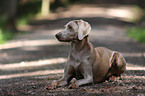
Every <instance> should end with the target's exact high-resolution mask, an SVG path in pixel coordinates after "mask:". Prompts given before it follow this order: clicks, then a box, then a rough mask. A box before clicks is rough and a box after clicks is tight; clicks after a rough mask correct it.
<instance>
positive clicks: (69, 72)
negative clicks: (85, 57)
mask: <svg viewBox="0 0 145 96" xmlns="http://www.w3.org/2000/svg"><path fill="white" fill-rule="evenodd" d="M73 73H74V68H73V67H72V66H71V65H70V64H68V63H66V64H65V69H64V75H63V77H62V78H61V79H59V80H54V81H53V82H52V83H51V84H49V85H46V89H48V90H49V89H55V88H57V87H60V86H65V85H67V84H68V83H69V82H70V80H71V79H72V78H73V77H74V74H73Z"/></svg>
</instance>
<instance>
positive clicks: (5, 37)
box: [0, 29, 15, 44]
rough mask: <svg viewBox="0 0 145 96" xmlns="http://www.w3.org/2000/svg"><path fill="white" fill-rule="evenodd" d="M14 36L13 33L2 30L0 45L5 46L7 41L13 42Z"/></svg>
mask: <svg viewBox="0 0 145 96" xmlns="http://www.w3.org/2000/svg"><path fill="white" fill-rule="evenodd" d="M14 36H15V35H14V33H13V32H10V31H4V30H2V29H0V44H4V43H5V42H6V41H8V40H11V39H12V38H13V37H14Z"/></svg>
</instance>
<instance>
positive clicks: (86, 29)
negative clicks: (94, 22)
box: [77, 20, 91, 40]
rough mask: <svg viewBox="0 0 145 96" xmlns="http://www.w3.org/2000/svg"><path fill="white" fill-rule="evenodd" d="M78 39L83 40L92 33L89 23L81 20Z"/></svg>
mask: <svg viewBox="0 0 145 96" xmlns="http://www.w3.org/2000/svg"><path fill="white" fill-rule="evenodd" d="M77 23H78V39H79V40H83V38H84V37H85V36H87V35H89V33H90V32H91V26H90V24H89V23H88V22H85V21H83V20H79V21H78V22H77Z"/></svg>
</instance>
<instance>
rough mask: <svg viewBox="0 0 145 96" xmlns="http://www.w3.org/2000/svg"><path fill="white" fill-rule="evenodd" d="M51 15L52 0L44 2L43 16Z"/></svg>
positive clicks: (43, 0) (44, 0)
mask: <svg viewBox="0 0 145 96" xmlns="http://www.w3.org/2000/svg"><path fill="white" fill-rule="evenodd" d="M49 14H50V0H42V6H41V15H42V16H49Z"/></svg>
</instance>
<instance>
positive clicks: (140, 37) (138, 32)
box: [128, 27, 145, 44]
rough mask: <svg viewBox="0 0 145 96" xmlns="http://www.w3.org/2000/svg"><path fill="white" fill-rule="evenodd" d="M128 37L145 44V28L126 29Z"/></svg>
mask: <svg viewBox="0 0 145 96" xmlns="http://www.w3.org/2000/svg"><path fill="white" fill-rule="evenodd" d="M128 36H129V37H131V38H133V39H134V40H136V41H138V42H141V43H144V44H145V28H142V27H134V28H130V29H128Z"/></svg>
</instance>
